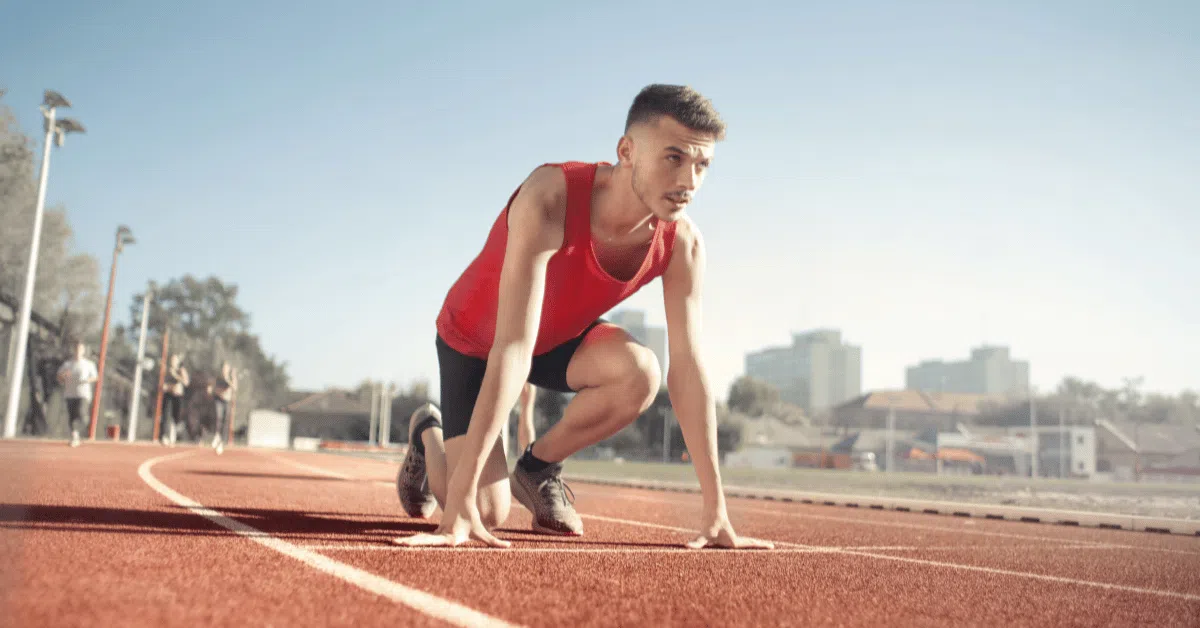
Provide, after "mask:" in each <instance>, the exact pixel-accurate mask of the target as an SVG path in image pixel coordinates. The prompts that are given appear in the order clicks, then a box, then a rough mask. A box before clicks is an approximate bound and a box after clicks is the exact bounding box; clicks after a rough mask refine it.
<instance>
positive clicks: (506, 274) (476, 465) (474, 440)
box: [410, 166, 566, 546]
mask: <svg viewBox="0 0 1200 628" xmlns="http://www.w3.org/2000/svg"><path fill="white" fill-rule="evenodd" d="M565 215H566V179H565V177H564V175H563V173H562V171H561V170H559V169H558V168H554V167H550V166H547V167H542V168H539V169H537V170H535V171H534V172H533V173H532V174H531V175H530V176H529V178H527V179H526V180H525V182H524V183H523V184H522V186H521V190H520V191H519V192H518V193H517V196H516V198H514V199H513V202H512V204H511V205H510V206H509V210H508V217H507V218H508V240H507V244H506V248H505V251H504V263H503V266H502V267H501V269H500V285H499V297H498V303H497V311H496V331H495V337H494V340H493V343H492V349H491V351H490V352H489V354H488V359H487V367H486V368H485V370H484V375H483V382H482V384H481V386H480V390H479V396H478V397H477V399H476V402H475V409H474V411H473V413H472V415H471V422H470V426H469V427H468V428H467V434H466V442H465V443H464V447H463V452H462V455H461V457H460V459H459V462H458V466H457V468H455V469H452V470H450V472H451V476H450V483H449V486H448V487H447V491H446V492H447V499H446V501H447V503H446V510H445V514H444V516H443V518H442V525H441V526H440V527H439V529H438V531H437V535H440V537H441V538H425V537H423V536H422V537H421V538H416V537H411V538H410V541H411V543H410V544H421V545H424V544H442V543H443V542H449V543H453V544H457V543H460V542H462V541H465V540H466V537H467V536H468V535H470V536H473V537H475V538H480V539H482V540H485V541H487V542H488V543H489V544H492V545H500V546H507V543H506V542H502V541H499V540H497V539H495V538H494V537H492V536H491V534H490V533H488V532H487V531H486V530H485V529H484V528H483V526H482V524H479V517H478V507H477V505H476V498H477V494H478V493H477V491H478V486H479V478H480V476H481V475H482V474H483V468H484V463H485V462H486V460H487V456H488V453H489V452H490V450H491V448H492V445H493V444H494V443H495V442H496V439H497V438H499V437H500V431H501V429H502V428H503V426H504V424H505V422H506V421H507V419H508V416H509V411H510V409H511V408H512V407H513V404H514V403H516V401H517V396H518V395H519V393H520V391H521V387H522V386H523V385H524V383H525V380H526V377H527V375H528V373H529V369H530V367H531V365H532V363H533V348H534V344H535V343H536V342H537V336H538V327H539V323H540V321H541V313H542V300H543V297H544V294H545V285H546V268H547V265H548V264H549V262H550V258H551V257H552V256H553V255H554V253H555V252H557V251H558V250H559V249H560V248H561V247H562V244H563V236H564V228H565ZM447 536H448V537H449V538H446V537H447Z"/></svg>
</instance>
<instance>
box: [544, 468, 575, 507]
mask: <svg viewBox="0 0 1200 628" xmlns="http://www.w3.org/2000/svg"><path fill="white" fill-rule="evenodd" d="M556 485H557V487H558V491H557V493H556V494H558V495H562V496H563V503H566V504H574V503H575V491H572V490H571V486H570V485H569V484H567V483H566V482H563V479H562V477H561V476H557V475H556V476H554V477H552V478H550V479H549V480H547V481H546V483H545V484H543V485H542V494H543V495H545V496H547V497H553V496H554V495H553V494H552V493H555V491H553V489H554V487H555V486H556ZM547 489H550V490H547ZM568 494H569V495H570V497H567V495H568Z"/></svg>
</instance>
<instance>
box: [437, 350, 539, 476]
mask: <svg viewBox="0 0 1200 628" xmlns="http://www.w3.org/2000/svg"><path fill="white" fill-rule="evenodd" d="M527 353H529V354H530V355H526V354H527ZM531 354H532V351H525V350H523V348H521V347H514V348H506V349H500V350H497V351H494V352H493V353H492V355H490V356H489V357H488V365H487V368H486V369H485V371H484V375H483V383H482V385H481V386H480V390H479V396H478V397H477V399H476V401H475V410H474V412H473V413H472V414H471V424H470V426H469V427H468V428H467V434H466V437H467V438H466V446H465V448H464V451H463V455H462V458H461V459H460V462H459V465H460V466H461V467H462V468H460V469H453V470H452V471H451V473H452V474H453V475H455V476H457V475H458V474H459V473H460V472H461V473H465V474H466V478H468V479H469V480H470V484H469V485H467V486H466V487H464V488H466V489H467V490H469V491H472V492H473V491H474V490H475V488H476V485H477V484H478V483H479V477H480V476H481V475H483V467H484V463H485V462H486V461H487V457H488V452H489V451H490V450H491V447H492V445H493V444H494V443H495V442H496V439H497V438H499V437H500V431H501V430H502V429H503V428H504V424H505V422H506V421H507V418H508V414H509V410H510V409H511V408H512V406H513V404H514V403H516V400H517V397H518V396H519V395H520V393H521V387H522V386H523V385H524V383H525V379H526V374H527V373H528V372H529V368H530V365H531V364H532V360H533V358H532V355H531Z"/></svg>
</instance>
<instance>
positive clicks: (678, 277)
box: [662, 218, 772, 548]
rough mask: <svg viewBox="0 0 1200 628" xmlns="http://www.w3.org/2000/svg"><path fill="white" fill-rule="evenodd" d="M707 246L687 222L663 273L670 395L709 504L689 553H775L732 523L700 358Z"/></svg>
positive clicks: (712, 401)
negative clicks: (720, 549) (707, 549)
mask: <svg viewBox="0 0 1200 628" xmlns="http://www.w3.org/2000/svg"><path fill="white" fill-rule="evenodd" d="M705 261H706V258H705V251H704V241H703V239H702V238H701V236H700V231H699V229H697V228H696V226H695V225H693V224H692V223H691V222H690V221H688V220H687V219H686V218H685V219H683V221H681V223H680V225H679V227H678V231H677V235H676V241H675V249H674V251H673V252H672V255H671V261H670V263H669V264H668V265H667V270H666V272H664V273H663V278H662V284H663V305H664V308H665V310H666V315H667V337H668V339H669V343H668V344H669V346H670V366H669V370H668V371H667V392H668V393H669V394H670V396H671V405H672V406H673V407H674V409H675V415H676V416H677V417H678V419H679V427H680V428H681V429H682V431H683V440H684V442H685V444H686V445H687V449H688V453H689V454H690V455H691V458H692V465H693V467H694V468H695V470H696V476H697V478H698V479H699V481H700V490H701V493H702V495H703V499H704V508H703V514H702V515H701V530H700V537H699V538H697V539H696V540H694V541H692V542H691V543H689V544H688V545H689V547H693V548H699V547H704V546H706V545H710V544H713V545H721V546H726V547H760V548H771V547H772V545H771V544H770V543H766V542H763V541H758V540H755V539H750V538H746V537H741V538H739V537H738V536H737V535H736V534H735V533H734V531H733V526H732V525H730V523H729V515H728V513H727V512H726V509H725V492H724V489H723V487H722V486H721V472H720V468H719V454H718V451H717V410H716V400H715V399H714V397H713V394H712V387H711V385H710V384H709V381H708V376H707V373H706V372H705V369H704V364H703V361H702V360H701V358H700V323H701V320H700V318H701V296H702V292H703V286H704V270H705Z"/></svg>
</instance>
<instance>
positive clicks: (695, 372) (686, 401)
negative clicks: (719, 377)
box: [667, 360, 725, 514]
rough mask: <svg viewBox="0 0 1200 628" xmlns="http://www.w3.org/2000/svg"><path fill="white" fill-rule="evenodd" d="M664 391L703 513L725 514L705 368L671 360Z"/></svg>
mask: <svg viewBox="0 0 1200 628" xmlns="http://www.w3.org/2000/svg"><path fill="white" fill-rule="evenodd" d="M667 392H668V393H669V394H670V395H671V405H672V406H673V407H674V409H675V414H676V416H677V417H678V418H679V427H680V428H681V429H682V431H683V440H684V443H685V444H686V445H687V449H688V453H689V454H690V455H691V457H692V466H693V467H694V468H695V469H696V477H697V479H699V481H700V490H701V491H702V493H703V495H704V510H705V512H706V513H714V514H719V513H724V512H725V493H724V490H723V489H722V487H721V472H720V469H719V466H718V465H719V462H718V460H719V454H718V451H717V412H716V405H715V402H714V399H713V395H712V390H711V389H710V387H709V384H708V378H706V377H705V375H704V369H703V368H702V367H701V366H700V364H699V363H698V362H696V361H684V360H678V361H672V364H671V368H670V371H669V372H668V373H667Z"/></svg>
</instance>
